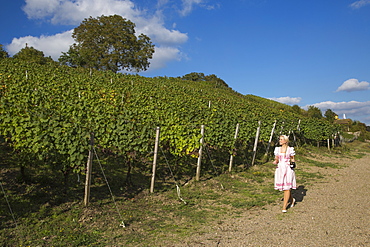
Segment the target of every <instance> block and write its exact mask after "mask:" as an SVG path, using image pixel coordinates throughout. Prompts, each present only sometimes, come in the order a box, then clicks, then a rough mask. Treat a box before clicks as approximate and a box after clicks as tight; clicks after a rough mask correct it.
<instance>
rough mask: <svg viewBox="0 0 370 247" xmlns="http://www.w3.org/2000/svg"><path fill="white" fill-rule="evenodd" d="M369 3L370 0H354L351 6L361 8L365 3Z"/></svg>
mask: <svg viewBox="0 0 370 247" xmlns="http://www.w3.org/2000/svg"><path fill="white" fill-rule="evenodd" d="M368 4H370V0H359V1H356V2H353V3H352V4H350V5H349V6H350V7H351V8H352V9H359V8H362V7H363V6H365V5H368Z"/></svg>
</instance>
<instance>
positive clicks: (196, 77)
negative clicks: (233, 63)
mask: <svg viewBox="0 0 370 247" xmlns="http://www.w3.org/2000/svg"><path fill="white" fill-rule="evenodd" d="M181 79H183V80H188V81H211V82H214V83H215V87H219V86H225V87H229V85H227V83H226V82H225V81H224V80H222V79H220V78H218V77H217V76H216V75H214V74H212V75H204V73H199V72H192V73H189V74H186V75H184V76H183V77H181Z"/></svg>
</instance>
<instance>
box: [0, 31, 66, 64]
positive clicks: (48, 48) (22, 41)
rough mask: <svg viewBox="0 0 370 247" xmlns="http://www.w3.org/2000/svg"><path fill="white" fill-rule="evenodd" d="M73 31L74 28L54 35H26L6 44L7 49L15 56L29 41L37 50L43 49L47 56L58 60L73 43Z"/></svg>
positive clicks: (29, 44)
mask: <svg viewBox="0 0 370 247" xmlns="http://www.w3.org/2000/svg"><path fill="white" fill-rule="evenodd" d="M72 32H73V30H70V31H66V32H64V33H58V34H55V35H52V36H44V35H42V36H40V37H34V36H26V37H21V38H14V39H13V40H12V43H11V44H9V45H7V46H6V49H7V51H8V52H9V54H10V55H11V56H13V55H14V54H16V53H17V52H18V51H19V50H20V49H22V48H24V47H26V43H27V44H28V46H29V47H31V46H32V47H33V48H35V49H36V50H39V51H43V52H44V55H45V56H46V57H48V56H51V57H52V58H53V59H54V60H57V59H58V58H59V57H60V55H61V52H62V51H64V52H66V51H68V49H69V46H70V45H71V44H72V43H73V38H72Z"/></svg>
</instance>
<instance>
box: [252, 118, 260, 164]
mask: <svg viewBox="0 0 370 247" xmlns="http://www.w3.org/2000/svg"><path fill="white" fill-rule="evenodd" d="M260 129H261V121H258V127H257V132H256V139H254V147H253V159H252V166H253V165H254V161H255V159H256V153H257V144H258V138H259V136H260Z"/></svg>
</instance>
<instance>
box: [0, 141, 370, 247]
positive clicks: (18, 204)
mask: <svg viewBox="0 0 370 247" xmlns="http://www.w3.org/2000/svg"><path fill="white" fill-rule="evenodd" d="M366 148H367V146H365V147H363V146H361V148H360V149H358V152H357V153H356V155H357V157H362V156H363V155H365V153H366V151H367V149H366ZM351 149H353V147H351ZM0 151H1V150H0ZM311 151H312V150H311ZM314 151H315V153H316V154H317V153H318V152H320V151H321V152H322V153H325V150H318V151H317V150H314ZM1 152H4V150H2V151H1ZM309 152H310V150H303V149H301V150H300V151H299V154H298V155H297V158H298V159H299V169H296V176H297V184H298V185H299V186H303V187H304V188H305V189H309V188H310V186H311V184H312V183H313V182H314V181H320V180H321V179H323V178H324V175H322V174H321V173H320V172H312V171H311V169H306V167H307V168H309V167H312V166H317V167H320V168H325V169H339V168H341V166H340V165H338V164H337V163H336V162H335V161H333V162H318V161H315V160H313V158H312V157H311V156H310V155H309ZM304 153H307V155H305V156H303V155H302V154H304ZM2 155H3V156H2V157H6V154H5V153H2ZM331 155H333V160H334V156H336V157H342V156H343V157H347V155H349V152H346V153H344V154H342V156H340V155H339V154H335V153H334V152H332V154H331ZM351 155H354V153H352V154H351ZM1 162H2V164H1V165H2V166H1V167H2V169H1V182H2V184H3V186H4V189H5V192H6V195H7V197H8V200H9V202H10V205H11V207H12V210H13V212H14V215H15V217H16V222H17V227H16V226H15V223H14V222H13V220H12V216H11V214H10V212H9V210H8V206H7V204H6V202H5V200H4V195H3V193H1V196H0V246H65V244H66V243H68V244H69V245H71V246H107V245H110V246H112V245H118V246H155V245H156V244H158V243H161V242H163V243H164V242H165V241H171V242H177V241H182V239H184V238H185V237H187V236H189V235H191V234H194V233H197V234H201V233H202V231H204V226H206V225H213V224H214V225H222V224H223V222H225V219H227V217H240V215H241V214H242V213H243V212H245V211H246V210H250V209H251V208H254V207H257V208H261V209H262V208H263V207H264V206H265V205H267V204H271V203H280V199H281V196H282V194H281V193H280V192H279V191H276V190H274V189H273V177H274V170H275V169H274V167H275V166H274V165H273V164H271V161H270V162H268V163H264V164H260V165H257V166H253V167H250V168H249V169H247V170H246V169H243V170H241V171H239V172H233V173H231V174H229V173H224V174H220V175H218V176H214V177H213V178H207V179H205V178H204V179H201V181H194V180H190V181H187V183H186V185H182V186H181V198H183V199H184V201H185V202H186V204H185V203H184V202H183V201H181V200H180V199H179V198H178V195H177V191H176V187H175V185H174V183H173V182H171V179H166V182H165V183H162V184H161V185H160V186H159V187H160V190H157V192H156V193H153V194H150V193H149V192H148V188H145V183H146V184H149V183H148V181H149V180H148V179H147V177H145V176H140V175H138V174H133V180H134V182H135V186H133V187H125V186H124V185H123V182H122V181H123V178H122V172H120V171H119V166H117V167H116V168H117V169H109V170H108V169H107V170H106V174H107V176H108V180H109V182H110V185H111V187H112V191H113V194H114V196H115V201H116V205H117V208H116V206H115V204H114V203H113V201H112V198H111V196H110V194H109V190H108V188H107V186H106V185H105V184H104V183H103V182H102V181H101V176H100V175H99V173H98V169H95V175H94V179H93V184H92V189H91V202H90V205H89V207H87V208H86V207H84V205H83V203H82V200H83V193H84V186H83V183H76V181H75V180H76V178H75V177H71V181H70V185H69V189H68V192H67V194H65V193H64V192H63V186H62V179H61V177H60V174H51V173H48V172H46V173H42V172H37V171H40V170H41V171H42V169H39V168H40V167H38V169H32V168H29V169H28V174H29V175H30V177H31V178H32V179H31V180H30V181H29V182H27V183H26V182H21V181H20V180H19V176H18V175H19V172H18V168H16V164H14V163H4V160H1ZM105 162H109V161H108V160H107V161H105ZM104 165H108V164H104ZM112 168H115V166H114V165H112ZM72 180H73V181H74V182H73V181H72ZM148 186H149V185H147V187H148ZM117 210H118V211H119V213H118V212H117ZM120 214H121V216H122V217H121V216H120ZM122 221H123V222H124V223H125V226H126V227H125V228H124V227H122V226H120V224H121V222H122ZM167 243H168V242H167Z"/></svg>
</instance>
